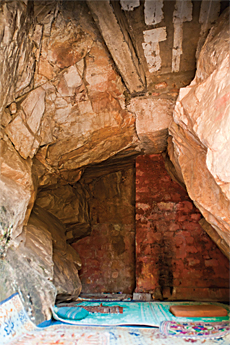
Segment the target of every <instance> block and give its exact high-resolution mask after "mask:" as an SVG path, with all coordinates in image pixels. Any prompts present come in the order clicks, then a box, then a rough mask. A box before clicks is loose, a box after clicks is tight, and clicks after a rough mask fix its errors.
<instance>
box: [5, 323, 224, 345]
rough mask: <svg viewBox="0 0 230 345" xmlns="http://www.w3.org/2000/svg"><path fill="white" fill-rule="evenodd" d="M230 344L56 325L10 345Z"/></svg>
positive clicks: (135, 329)
mask: <svg viewBox="0 0 230 345" xmlns="http://www.w3.org/2000/svg"><path fill="white" fill-rule="evenodd" d="M188 343H195V344H196V345H201V344H204V343H205V345H215V344H218V345H229V344H230V338H228V339H227V338H225V339H216V340H208V339H202V340H200V339H183V338H175V337H173V338H172V337H165V336H164V335H162V334H161V333H160V331H159V328H152V327H149V328H147V327H142V328H141V327H95V326H84V327H81V326H73V325H66V324H58V323H56V324H54V325H52V326H50V327H46V328H43V329H40V330H36V331H34V332H30V333H28V334H25V335H23V336H21V337H19V338H17V339H15V340H14V341H13V342H10V343H9V344H10V345H45V344H46V345H53V344H62V345H152V344H154V345H172V344H173V345H186V344H188Z"/></svg>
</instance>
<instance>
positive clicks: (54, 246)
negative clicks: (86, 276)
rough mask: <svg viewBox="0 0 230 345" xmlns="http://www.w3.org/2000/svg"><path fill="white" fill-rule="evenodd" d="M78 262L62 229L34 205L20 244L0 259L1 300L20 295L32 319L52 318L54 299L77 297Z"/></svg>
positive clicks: (35, 320)
mask: <svg viewBox="0 0 230 345" xmlns="http://www.w3.org/2000/svg"><path fill="white" fill-rule="evenodd" d="M80 268H81V260H80V258H79V256H78V255H77V252H76V251H75V250H73V248H72V247H71V246H70V245H68V244H66V238H65V227H64V226H63V224H62V223H61V222H60V221H59V220H58V219H57V218H56V217H54V216H52V215H51V214H49V213H48V212H46V211H45V210H43V209H42V208H40V207H38V206H36V207H34V209H33V212H32V214H31V217H30V219H29V222H28V225H27V226H26V227H24V230H23V234H22V236H21V241H20V244H19V246H18V247H17V248H12V247H11V248H9V249H8V251H7V256H6V259H5V260H1V267H0V270H1V272H0V273H1V274H0V277H1V278H0V281H1V284H0V285H1V289H0V298H1V300H3V299H5V298H7V297H9V296H10V295H11V294H12V293H15V292H19V294H20V297H21V298H22V300H23V302H24V306H25V308H26V310H27V312H28V314H29V316H30V317H31V319H32V320H33V321H34V322H35V323H36V324H39V323H41V322H42V321H44V320H47V319H50V318H51V310H50V306H51V305H53V304H54V303H55V299H56V297H57V296H58V298H63V297H65V298H69V299H74V298H76V297H78V295H79V294H80V291H81V282H80V280H79V277H78V270H79V269H80Z"/></svg>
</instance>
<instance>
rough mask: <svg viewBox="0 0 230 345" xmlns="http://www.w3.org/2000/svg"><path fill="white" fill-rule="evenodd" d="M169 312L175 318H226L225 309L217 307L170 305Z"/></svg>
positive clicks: (226, 312)
mask: <svg viewBox="0 0 230 345" xmlns="http://www.w3.org/2000/svg"><path fill="white" fill-rule="evenodd" d="M169 310H170V312H171V313H172V314H173V315H175V316H177V317H179V316H180V317H221V316H227V315H228V311H227V309H225V308H223V307H220V306H217V305H212V304H209V305H172V306H171V307H170V308H169Z"/></svg>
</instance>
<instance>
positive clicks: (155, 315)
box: [53, 301, 230, 327]
mask: <svg viewBox="0 0 230 345" xmlns="http://www.w3.org/2000/svg"><path fill="white" fill-rule="evenodd" d="M100 303H101V302H92V301H90V302H88V301H84V302H81V303H78V304H77V306H79V307H80V306H82V307H83V306H100ZM102 304H103V306H114V305H116V306H120V307H123V314H101V313H89V315H88V317H87V318H85V319H82V320H79V321H75V322H74V323H75V324H78V325H97V326H99V325H100V326H102V325H103V326H111V325H119V326H121V325H139V326H140V325H142V326H155V327H159V326H160V323H161V321H166V320H168V321H170V320H172V321H180V322H191V321H203V322H221V321H228V320H229V317H230V312H229V306H227V305H223V304H221V303H209V304H214V305H220V306H224V307H225V308H226V309H227V310H228V316H226V317H212V318H188V317H187V318H185V317H176V316H174V315H173V314H172V313H171V312H170V311H169V308H170V306H171V305H197V304H198V305H202V304H207V303H197V302H163V303H162V302H120V301H119V302H117V301H113V302H102ZM73 309H75V307H73ZM53 316H54V318H55V319H56V320H59V321H63V322H68V323H71V322H73V321H71V320H69V321H68V320H67V319H63V318H59V317H58V316H57V317H55V315H54V313H53Z"/></svg>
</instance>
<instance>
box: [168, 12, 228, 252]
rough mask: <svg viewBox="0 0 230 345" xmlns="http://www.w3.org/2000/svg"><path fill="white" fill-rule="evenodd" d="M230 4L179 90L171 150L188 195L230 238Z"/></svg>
mask: <svg viewBox="0 0 230 345" xmlns="http://www.w3.org/2000/svg"><path fill="white" fill-rule="evenodd" d="M229 41H230V32H229V8H228V9H227V10H226V11H225V12H224V13H223V14H222V16H221V17H220V19H219V21H218V23H217V24H216V25H215V26H214V27H213V28H212V29H211V31H210V33H209V35H208V37H207V39H206V42H205V44H204V46H203V48H202V50H201V52H200V56H199V60H198V63H197V72H196V76H195V79H194V80H193V81H192V83H191V84H190V85H189V86H188V87H186V88H182V89H181V90H180V94H179V97H178V100H177V103H176V107H175V110H174V114H173V118H174V121H173V123H172V124H171V126H170V134H171V136H172V142H173V152H172V150H171V149H170V150H169V155H170V158H171V159H172V161H173V162H176V164H175V168H176V169H177V171H178V175H179V176H182V177H183V181H184V183H185V185H186V188H187V191H188V194H189V196H190V198H191V199H192V200H193V201H194V203H195V205H196V206H197V207H198V208H199V210H200V211H201V213H202V214H203V216H204V217H205V219H206V220H207V222H208V223H210V224H211V225H212V226H213V227H214V229H215V230H216V231H217V232H218V234H219V235H220V237H221V238H222V239H223V240H224V241H225V242H227V243H228V245H229V243H230V240H229V239H230V237H229V232H230V225H229V224H230V175H229V171H230V156H229V145H230V133H229V126H230V112H229V107H230V103H229V99H230V96H229V95H230V68H229V67H230V66H229V61H230V60H229V58H230V57H229V55H230V53H229V43H230V42H229ZM217 244H218V243H217Z"/></svg>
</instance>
